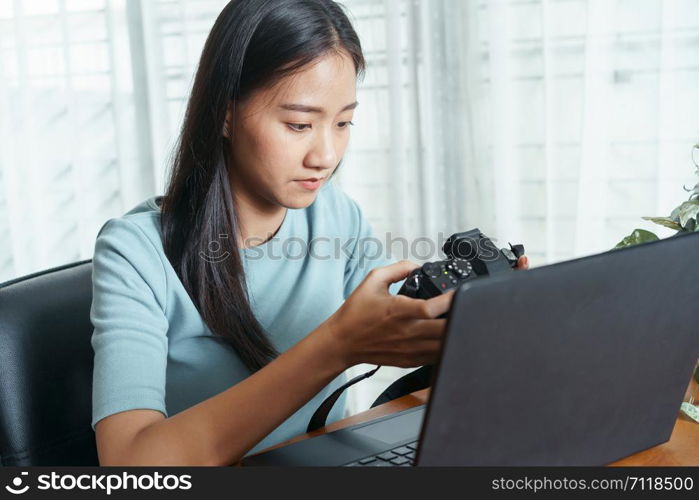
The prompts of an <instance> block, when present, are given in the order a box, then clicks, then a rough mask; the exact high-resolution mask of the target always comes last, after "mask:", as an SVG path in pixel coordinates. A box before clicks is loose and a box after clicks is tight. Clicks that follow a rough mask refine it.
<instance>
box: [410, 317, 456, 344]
mask: <svg viewBox="0 0 699 500" xmlns="http://www.w3.org/2000/svg"><path fill="white" fill-rule="evenodd" d="M446 327H447V320H446V319H423V320H418V321H417V322H416V323H415V324H414V325H413V327H412V328H411V329H410V331H411V333H412V334H413V335H414V338H415V339H419V340H421V341H430V342H435V341H441V339H442V338H443V337H444V332H445V331H446Z"/></svg>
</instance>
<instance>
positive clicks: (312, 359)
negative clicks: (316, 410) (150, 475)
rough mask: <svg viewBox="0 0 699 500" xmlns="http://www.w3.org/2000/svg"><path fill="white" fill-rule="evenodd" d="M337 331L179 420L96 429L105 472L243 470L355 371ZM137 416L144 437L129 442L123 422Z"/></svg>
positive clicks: (320, 331)
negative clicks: (121, 468)
mask: <svg viewBox="0 0 699 500" xmlns="http://www.w3.org/2000/svg"><path fill="white" fill-rule="evenodd" d="M329 328H330V326H329V323H328V322H326V323H323V324H322V325H321V326H320V327H318V328H317V329H316V330H314V331H313V332H311V334H310V335H308V336H307V337H306V338H304V339H303V340H302V341H300V342H298V343H297V344H296V345H294V346H293V347H292V348H291V349H289V350H288V351H286V352H284V353H283V354H281V355H280V356H279V357H278V358H276V359H275V360H274V361H272V362H271V363H270V364H269V365H267V366H265V367H264V368H262V369H261V370H259V371H258V372H256V373H255V374H253V375H251V376H250V377H248V378H247V379H245V380H243V381H242V382H240V383H238V384H236V385H235V386H233V387H231V388H229V389H227V390H225V391H223V392H221V393H220V394H217V395H216V396H213V397H211V398H209V399H207V400H205V401H202V402H201V403H199V404H197V405H195V406H193V407H191V408H188V409H186V410H184V411H182V412H180V413H178V414H176V415H174V416H172V417H169V418H165V417H164V416H163V415H162V414H160V413H157V412H154V413H155V414H157V415H160V418H159V419H158V420H157V421H155V422H152V421H150V422H149V423H147V424H146V425H145V426H143V424H145V423H146V419H147V416H146V415H145V414H143V413H141V414H137V413H136V414H134V413H133V412H132V411H128V412H123V413H119V414H115V415H112V416H110V417H107V418H105V419H103V420H101V421H100V422H99V423H98V424H97V426H96V428H95V429H96V432H97V442H98V450H99V456H100V465H117V464H118V465H202V464H206V465H218V466H221V465H230V464H233V463H235V462H238V461H239V460H240V459H241V458H242V457H243V456H244V455H245V453H246V452H248V451H249V450H250V449H252V448H253V447H254V446H255V444H257V443H258V442H259V441H261V440H262V439H263V438H264V437H265V436H266V435H267V434H269V433H270V432H272V431H273V430H274V429H275V428H276V427H278V426H279V425H280V424H281V423H282V422H284V420H286V419H287V418H288V417H289V416H290V415H292V414H293V413H294V412H295V411H296V410H298V409H299V408H300V407H301V406H303V405H304V404H305V403H306V402H308V401H309V400H310V399H311V398H312V397H313V396H314V395H315V394H317V393H318V392H319V391H320V390H321V389H322V388H323V387H325V386H326V385H327V384H328V383H330V382H331V381H332V380H333V379H334V378H335V377H336V376H337V375H339V374H340V373H341V372H342V371H343V370H344V369H345V368H347V366H345V361H344V360H343V358H342V356H341V355H340V353H339V352H338V351H337V349H335V348H334V346H333V343H332V342H331V339H332V335H331V332H330V331H329ZM280 387H284V388H285V389H284V390H280ZM138 411H139V410H135V412H138ZM128 414H131V415H128ZM135 415H137V416H138V419H140V420H141V422H142V424H141V425H139V424H138V423H134V424H133V425H132V427H135V428H136V429H137V431H136V432H135V433H134V434H133V435H131V436H130V437H127V439H126V440H125V439H124V436H123V434H124V431H123V429H124V426H123V425H121V424H122V422H120V420H124V419H126V418H131V419H133V418H135ZM139 427H142V428H140V429H139Z"/></svg>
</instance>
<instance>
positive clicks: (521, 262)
mask: <svg viewBox="0 0 699 500" xmlns="http://www.w3.org/2000/svg"><path fill="white" fill-rule="evenodd" d="M515 269H529V257H527V256H526V255H522V256H521V257H520V258H519V259H517V265H516V266H515Z"/></svg>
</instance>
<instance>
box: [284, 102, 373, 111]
mask: <svg viewBox="0 0 699 500" xmlns="http://www.w3.org/2000/svg"><path fill="white" fill-rule="evenodd" d="M358 105H359V103H358V102H357V101H354V102H353V103H352V104H348V105H347V106H345V107H344V108H342V111H349V110H350V109H354V108H356V107H357V106H358ZM279 107H280V108H282V109H286V110H288V111H300V112H302V113H324V110H323V108H316V107H315V106H306V105H305V104H281V105H279ZM342 111H340V112H342Z"/></svg>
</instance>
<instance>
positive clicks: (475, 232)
mask: <svg viewBox="0 0 699 500" xmlns="http://www.w3.org/2000/svg"><path fill="white" fill-rule="evenodd" d="M442 251H443V252H444V253H445V254H446V255H447V257H448V258H447V259H446V260H441V261H436V262H427V263H425V264H423V265H422V267H420V268H418V269H415V270H414V271H413V272H411V273H410V275H408V277H407V278H406V279H405V282H404V283H403V286H402V287H401V289H400V290H399V291H398V294H399V295H407V296H408V297H412V298H419V299H430V298H432V297H436V296H437V295H439V294H442V293H447V292H449V291H450V290H452V289H454V288H458V287H459V286H461V285H462V284H464V283H466V282H468V281H469V280H473V279H477V278H480V277H483V276H489V275H491V274H496V273H500V272H504V271H507V270H511V269H513V268H514V267H515V266H516V265H517V259H519V257H521V256H522V255H524V246H523V245H512V244H510V248H503V249H498V248H497V247H496V246H495V244H494V243H493V242H492V240H490V238H488V237H487V236H485V235H484V234H483V233H481V231H480V229H478V228H476V229H471V230H470V231H466V232H463V233H456V234H453V235H451V236H450V237H449V239H448V240H447V241H446V243H444V246H443V247H442ZM440 317H445V315H443V316H440Z"/></svg>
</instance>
